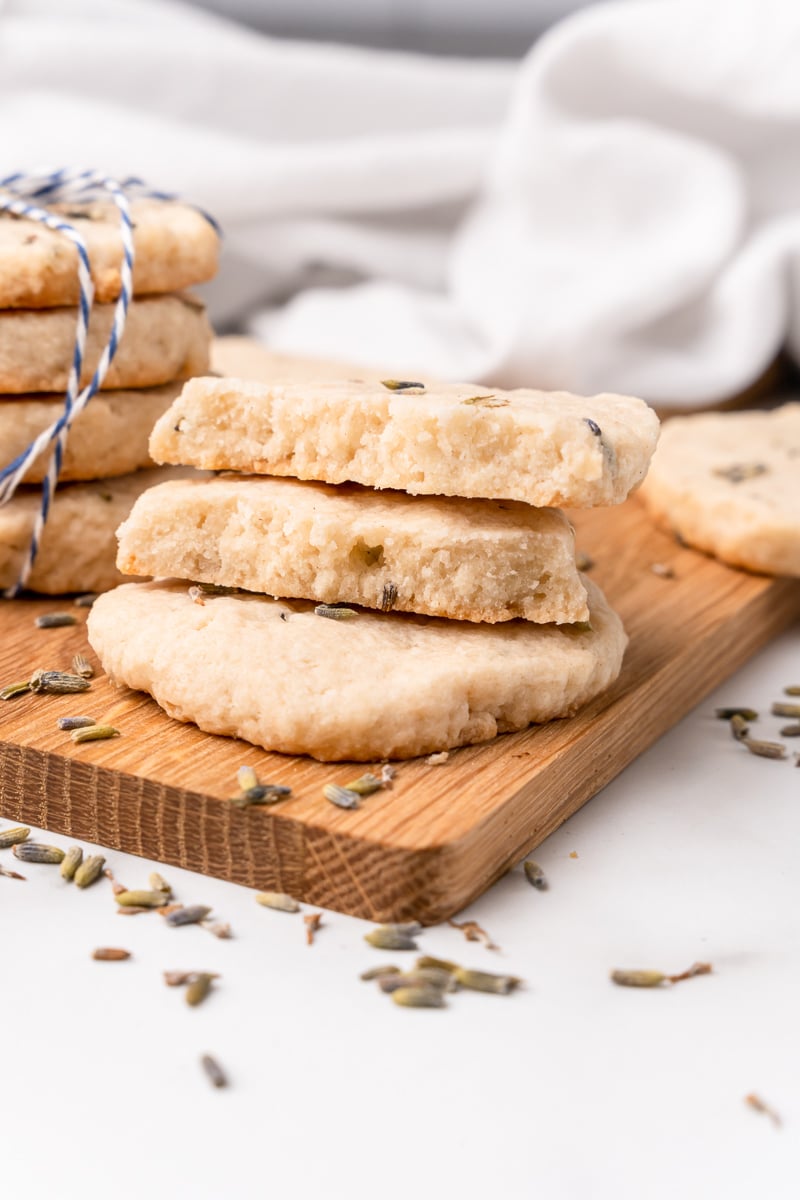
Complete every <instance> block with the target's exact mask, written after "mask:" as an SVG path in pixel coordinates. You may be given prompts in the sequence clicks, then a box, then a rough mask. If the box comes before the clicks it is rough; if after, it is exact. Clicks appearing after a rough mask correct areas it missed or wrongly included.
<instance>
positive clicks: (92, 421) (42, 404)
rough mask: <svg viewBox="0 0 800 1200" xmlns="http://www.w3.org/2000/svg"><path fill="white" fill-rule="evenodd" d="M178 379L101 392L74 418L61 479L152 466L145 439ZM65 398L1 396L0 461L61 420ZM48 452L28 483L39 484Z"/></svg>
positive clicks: (176, 390)
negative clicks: (131, 389)
mask: <svg viewBox="0 0 800 1200" xmlns="http://www.w3.org/2000/svg"><path fill="white" fill-rule="evenodd" d="M181 386H182V385H181V384H180V383H167V384H165V385H164V387H160V388H140V389H138V390H136V391H127V392H98V393H97V395H96V396H93V397H92V399H91V400H90V401H89V403H88V405H87V406H86V408H85V409H84V410H83V412H82V413H80V414H79V415H78V416H77V417H76V418H75V421H74V424H73V426H72V428H71V429H70V432H69V437H68V438H67V446H66V450H65V451H64V459H63V465H62V468H61V474H60V476H59V478H60V479H61V480H62V481H63V482H67V481H69V480H75V479H107V478H108V477H109V476H112V475H127V474H128V473H129V472H130V471H139V470H141V469H142V468H143V467H150V466H152V465H153V460H152V459H151V457H150V452H149V451H148V449H147V443H148V440H149V438H150V431H151V430H152V428H153V426H154V425H155V423H156V421H157V420H158V418H159V417H160V416H161V414H162V413H163V412H166V410H167V409H168V408H169V406H170V404H171V403H172V401H173V400H174V399H175V397H176V396H177V395H178V393H179V392H180V390H181ZM63 409H64V397H63V396H52V395H41V394H32V395H28V396H0V466H5V465H6V464H7V463H10V462H12V461H13V460H14V459H15V458H16V457H17V455H18V454H21V453H22V451H23V450H25V449H26V448H27V446H29V445H30V443H31V442H32V441H33V439H34V438H35V437H36V436H37V435H38V434H40V433H41V432H42V430H43V429H47V428H48V427H49V426H50V425H52V424H53V422H54V421H56V420H58V418H59V417H60V416H61V413H62V412H63ZM48 457H49V455H48V454H47V453H44V454H41V455H40V456H39V458H37V459H36V461H35V462H34V464H33V466H32V467H31V469H30V471H28V474H27V475H26V476H25V482H26V483H41V481H42V479H43V478H44V475H45V472H46V470H47V462H48Z"/></svg>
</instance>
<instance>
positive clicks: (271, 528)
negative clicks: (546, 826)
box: [89, 379, 658, 761]
mask: <svg viewBox="0 0 800 1200" xmlns="http://www.w3.org/2000/svg"><path fill="white" fill-rule="evenodd" d="M657 431H658V420H657V418H656V416H655V414H654V413H653V412H652V411H651V410H650V409H649V408H648V407H647V405H646V404H644V403H643V402H642V401H640V400H636V399H633V398H629V397H624V396H612V395H606V396H598V397H594V398H592V399H582V398H580V397H577V396H571V395H568V394H565V393H552V394H548V393H542V392H533V391H513V392H504V391H494V392H491V393H489V392H486V391H484V392H481V391H479V390H476V389H475V388H474V387H470V386H468V385H459V384H444V385H438V386H436V387H430V388H428V387H424V386H423V385H422V384H420V383H416V382H407V383H404V382H402V381H400V382H397V381H390V380H389V381H385V382H384V383H380V382H375V383H369V382H364V381H363V380H339V381H337V382H330V383H314V382H311V383H309V382H306V383H303V382H297V381H295V382H284V383H275V384H272V385H266V384H261V383H254V382H246V381H242V380H235V379H195V380H192V381H191V382H190V383H188V384H187V385H186V387H185V388H184V390H183V392H182V394H181V396H180V397H179V398H178V399H177V400H176V401H175V403H174V404H173V405H172V407H171V408H170V409H169V411H168V412H167V413H166V414H165V415H164V416H163V417H162V418H161V419H160V420H159V422H158V423H157V425H156V427H155V429H154V431H153V436H152V438H151V442H150V450H151V453H152V455H153V457H154V458H155V459H156V461H158V462H162V463H183V464H190V465H193V466H195V467H202V468H211V469H213V470H216V471H225V472H232V473H230V474H223V475H220V476H218V477H216V478H214V479H211V480H207V481H201V482H196V481H192V482H174V483H167V484H163V485H161V486H160V487H157V488H154V489H152V490H151V491H148V492H146V493H145V494H144V495H143V496H141V497H140V499H139V500H138V501H137V503H136V505H135V506H134V509H133V511H132V513H131V516H130V518H129V519H128V521H127V522H126V523H125V524H124V525H123V526H122V528H121V530H120V551H119V559H118V565H119V567H120V569H121V570H122V571H124V572H126V573H130V574H139V575H148V576H150V575H154V576H171V577H177V580H181V581H182V582H178V581H176V579H175V578H172V579H166V580H164V579H161V580H157V581H155V582H152V583H135V584H126V585H124V586H123V587H120V588H117V589H115V590H114V591H113V592H109V593H107V594H106V595H105V596H102V597H101V598H100V599H99V600H98V601H97V603H96V604H95V606H94V608H93V610H92V613H91V616H90V620H89V639H90V641H91V643H92V645H93V647H94V648H95V650H96V651H97V653H98V655H99V657H100V659H101V661H102V663H103V665H104V667H105V669H106V671H107V672H108V674H109V675H110V676H111V678H112V679H114V680H116V681H117V682H118V683H121V684H126V685H128V686H129V687H131V688H134V689H140V690H142V691H146V692H149V693H150V694H151V695H152V696H153V697H154V698H155V699H156V700H157V701H158V703H159V704H160V705H161V706H162V707H163V708H164V709H165V710H166V711H167V713H169V714H170V715H171V716H173V717H176V718H177V719H179V720H184V721H187V720H188V721H193V722H195V723H196V724H197V725H198V726H199V727H200V728H201V729H204V730H206V731H208V732H212V733H219V734H227V735H231V736H238V737H241V738H244V739H246V740H247V741H250V742H253V743H255V744H256V745H260V746H263V747H265V748H267V749H271V750H278V751H282V752H284V753H290V754H309V755H312V756H313V757H315V758H318V759H321V760H323V761H332V760H348V759H350V760H357V761H375V760H379V759H381V758H407V757H412V756H414V755H419V754H427V753H431V752H434V751H442V750H447V749H450V748H452V747H455V746H460V745H465V744H468V743H474V742H481V741H484V740H486V739H489V738H492V737H494V736H495V735H496V734H497V733H501V732H504V731H511V730H518V729H521V728H523V727H524V726H526V725H528V724H530V723H532V722H542V721H547V720H550V719H551V718H553V717H560V716H566V715H569V714H571V713H573V712H574V711H575V710H576V709H578V708H579V707H580V706H581V705H583V704H585V703H586V702H588V701H589V700H590V699H592V698H593V697H594V696H596V695H597V694H598V693H599V692H601V691H602V690H603V689H605V688H606V687H607V686H608V685H609V684H610V683H611V682H612V680H614V679H615V678H616V676H617V674H618V672H619V669H620V665H621V661H622V655H623V651H624V648H625V644H626V637H625V633H624V631H623V629H622V624H621V622H620V620H619V618H618V616H617V615H616V614H615V613H614V612H613V611H612V610H611V608H610V607H609V605H608V604H607V602H606V600H605V598H604V596H603V595H602V593H601V591H600V589H599V588H598V587H597V586H596V585H595V584H593V583H592V582H591V581H590V580H588V579H586V578H584V577H582V576H581V575H580V574H579V572H578V570H577V568H576V565H575V550H574V541H573V538H574V534H573V530H572V528H571V526H570V524H569V521H568V520H567V518H566V517H565V516H564V514H563V513H562V512H561V511H560V509H559V508H558V507H556V506H557V505H562V504H563V505H569V506H573V507H581V506H585V507H590V506H594V505H604V504H615V503H619V502H620V501H622V500H624V499H625V497H626V496H627V495H628V493H629V492H630V491H631V489H633V488H634V487H636V486H637V485H638V484H639V483H640V482H641V480H642V478H643V476H644V474H645V471H646V470H647V465H648V462H649V459H650V456H651V454H652V452H653V449H654V446H655V442H656V438H657ZM189 584H191V585H192V586H189Z"/></svg>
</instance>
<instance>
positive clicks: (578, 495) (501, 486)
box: [150, 378, 658, 508]
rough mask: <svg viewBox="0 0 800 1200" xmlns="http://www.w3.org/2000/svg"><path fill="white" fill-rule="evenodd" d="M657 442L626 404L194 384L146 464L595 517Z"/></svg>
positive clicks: (650, 421) (625, 400)
mask: <svg viewBox="0 0 800 1200" xmlns="http://www.w3.org/2000/svg"><path fill="white" fill-rule="evenodd" d="M657 436H658V418H657V417H656V415H655V413H654V412H653V411H652V409H650V408H648V406H647V405H646V404H645V403H644V401H642V400H636V399H634V398H633V397H630V396H612V395H603V396H593V397H591V398H589V399H583V398H582V397H580V396H572V395H569V394H568V393H567V392H535V391H529V390H519V391H514V392H503V391H498V390H497V389H495V390H494V391H492V389H489V388H480V387H476V385H474V384H464V383H461V384H436V385H435V386H432V387H431V388H430V389H425V390H423V391H420V389H413V388H412V389H408V388H406V389H403V390H391V389H389V388H387V387H385V386H384V385H382V384H380V383H369V382H364V381H363V380H342V379H340V380H337V381H335V382H328V383H322V382H319V383H314V382H308V383H303V382H296V381H291V382H290V381H284V382H280V383H278V382H276V383H273V384H265V383H254V382H247V381H244V380H239V379H210V378H209V379H195V380H192V381H191V382H190V383H188V384H187V386H186V387H185V388H184V390H183V392H182V394H181V396H180V397H179V398H178V399H177V400H176V401H175V403H174V404H173V405H172V407H171V408H170V410H169V412H168V413H166V414H165V415H164V416H163V417H162V418H161V420H160V421H159V422H158V424H157V425H156V427H155V429H154V430H153V437H152V440H151V443H150V453H151V454H152V456H153V458H154V459H155V460H156V462H170V463H187V464H191V465H193V466H202V467H207V468H209V467H210V468H212V469H230V470H235V471H247V472H255V473H256V474H264V475H293V476H296V477H297V478H298V479H320V480H323V481H324V482H326V483H343V482H345V481H347V480H349V481H352V482H355V483H362V484H367V485H368V486H369V487H375V488H397V489H400V490H402V491H406V492H411V493H412V494H415V495H442V496H468V497H486V498H488V499H494V500H505V499H508V500H522V501H525V502H526V503H527V504H535V505H538V506H540V507H553V506H558V505H568V506H571V507H573V508H590V507H592V506H594V505H597V504H617V503H619V502H620V501H622V500H624V499H625V497H626V496H627V495H628V493H629V492H630V491H631V490H632V489H633V488H635V487H637V486H638V485H639V483H641V481H642V479H643V477H644V474H645V471H646V470H647V465H648V463H649V461H650V456H651V454H652V452H653V450H654V448H655V444H656V438H657Z"/></svg>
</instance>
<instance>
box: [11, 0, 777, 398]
mask: <svg viewBox="0 0 800 1200" xmlns="http://www.w3.org/2000/svg"><path fill="white" fill-rule="evenodd" d="M798 63H800V4H798V3H797V0H734V2H731V3H720V2H717V0H627V2H622V3H615V4H603V5H598V6H597V7H595V8H591V9H588V10H585V11H583V12H582V13H580V14H578V15H576V16H574V17H572V18H570V19H568V20H566V21H565V22H563V23H562V24H561V25H559V26H557V27H556V28H555V29H553V30H552V31H551V32H550V33H549V34H547V35H546V36H545V37H544V38H543V39H542V40H541V41H540V42H538V43H537V44H536V45H535V46H534V47H533V48H532V50H531V52H530V54H529V55H528V57H527V59H526V60H525V61H524V62H523V63H522V64H521V65H518V64H513V65H512V64H506V63H492V62H466V61H457V60H442V59H425V58H422V57H417V56H411V55H399V54H387V53H380V52H374V53H373V52H369V51H363V50H355V49H350V48H345V47H340V46H323V45H312V44H300V43H288V42H279V41H273V40H270V39H267V38H263V37H259V36H258V35H256V34H253V33H251V32H249V31H246V30H243V29H240V28H238V27H234V26H232V25H228V24H226V23H225V22H224V21H220V20H218V19H216V18H212V17H209V16H206V15H205V14H201V13H199V12H197V11H196V10H192V9H189V8H185V7H182V6H180V5H168V4H165V3H163V2H158V0H0V131H1V132H2V138H1V139H0V169H2V171H3V173H6V172H10V171H12V170H14V169H24V168H26V167H33V166H39V165H41V164H42V163H47V164H48V165H62V164H70V165H74V164H86V165H92V166H100V167H103V168H104V169H107V170H108V171H109V172H111V173H122V174H130V173H137V174H141V175H142V176H143V177H144V178H146V179H147V180H148V181H150V182H152V183H154V184H156V185H158V186H159V187H163V188H166V189H173V190H175V191H178V192H180V193H181V194H182V195H184V196H186V197H187V198H191V199H194V200H196V201H197V202H198V203H200V204H202V205H204V206H206V207H207V208H209V209H210V210H211V211H213V212H214V213H215V215H216V216H217V217H218V218H219V219H220V221H221V222H222V224H223V226H224V227H225V230H226V235H227V237H226V251H225V258H224V267H223V271H222V274H221V277H220V279H219V281H218V282H217V283H216V284H215V285H212V288H211V292H210V295H211V299H212V315H213V316H214V317H215V319H216V320H217V321H218V322H229V321H231V320H234V319H236V320H240V321H241V320H245V321H246V322H247V325H248V327H249V328H250V329H251V330H252V331H253V332H255V333H256V334H257V335H258V336H260V337H261V338H262V339H263V340H264V341H266V342H267V344H269V345H270V346H272V347H273V348H275V349H280V350H285V351H289V352H292V353H301V354H312V355H321V356H324V357H330V358H339V359H343V360H347V361H351V362H363V363H366V364H370V363H374V364H378V365H381V366H384V367H386V368H387V369H388V368H391V369H393V370H397V371H401V372H403V373H406V372H408V371H413V372H415V373H420V372H421V373H426V372H427V373H429V374H430V375H437V376H440V377H449V378H462V379H464V378H470V379H473V380H476V381H482V382H485V383H496V384H498V385H502V384H506V385H520V384H533V385H540V386H545V387H565V388H571V389H574V390H577V391H584V392H593V391H599V390H606V389H613V390H618V391H626V392H632V393H637V394H640V395H643V396H645V397H646V398H647V399H650V400H653V401H656V402H659V403H661V404H665V405H668V404H670V403H675V404H683V403H689V402H698V401H713V400H715V399H719V398H722V397H724V396H726V395H728V394H730V393H732V392H735V391H737V390H739V389H741V388H743V387H744V386H746V385H747V384H749V383H750V382H751V381H752V380H753V379H754V378H755V377H757V376H758V375H759V373H760V372H761V371H762V370H763V369H764V368H765V367H766V366H767V365H768V363H769V362H770V360H771V359H772V358H773V356H774V355H775V353H776V351H777V350H778V349H779V348H780V346H781V345H782V344H787V345H788V347H789V349H790V352H791V353H793V354H794V355H795V357H800V69H798Z"/></svg>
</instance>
